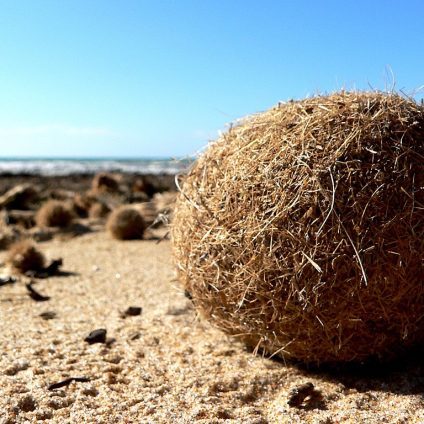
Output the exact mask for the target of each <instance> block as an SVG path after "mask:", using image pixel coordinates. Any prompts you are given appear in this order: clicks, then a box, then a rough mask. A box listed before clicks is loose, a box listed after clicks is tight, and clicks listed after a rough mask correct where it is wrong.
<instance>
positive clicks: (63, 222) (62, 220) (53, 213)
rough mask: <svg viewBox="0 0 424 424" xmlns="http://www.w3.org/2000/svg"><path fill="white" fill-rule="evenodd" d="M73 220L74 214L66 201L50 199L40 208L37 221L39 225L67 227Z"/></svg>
mask: <svg viewBox="0 0 424 424" xmlns="http://www.w3.org/2000/svg"><path fill="white" fill-rule="evenodd" d="M72 220H73V214H72V212H71V211H70V209H69V207H68V206H67V204H66V203H64V202H61V201H59V200H48V201H47V202H46V203H44V205H43V206H41V208H40V209H39V210H38V212H37V214H36V217H35V221H36V223H37V225H38V226H39V227H61V228H64V227H67V226H68V225H69V224H70V223H71V222H72Z"/></svg>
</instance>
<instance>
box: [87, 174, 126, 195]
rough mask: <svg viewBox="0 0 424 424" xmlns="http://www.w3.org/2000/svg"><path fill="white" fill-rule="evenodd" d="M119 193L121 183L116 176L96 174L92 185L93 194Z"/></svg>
mask: <svg viewBox="0 0 424 424" xmlns="http://www.w3.org/2000/svg"><path fill="white" fill-rule="evenodd" d="M118 191H119V183H118V180H117V179H116V178H115V176H114V175H112V174H108V173H106V172H101V173H99V174H96V175H95V176H94V178H93V181H92V183H91V192H92V193H116V192H118Z"/></svg>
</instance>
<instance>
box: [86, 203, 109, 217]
mask: <svg viewBox="0 0 424 424" xmlns="http://www.w3.org/2000/svg"><path fill="white" fill-rule="evenodd" d="M109 213H110V208H109V206H108V205H107V204H106V203H103V202H95V203H93V204H92V205H91V206H90V208H89V210H88V216H89V218H92V219H101V218H105V217H107V216H108V215H109Z"/></svg>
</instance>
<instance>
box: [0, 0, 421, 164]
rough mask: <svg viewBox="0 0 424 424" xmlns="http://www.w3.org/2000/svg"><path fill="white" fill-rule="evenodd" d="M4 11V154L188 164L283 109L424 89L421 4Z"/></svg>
mask: <svg viewBox="0 0 424 424" xmlns="http://www.w3.org/2000/svg"><path fill="white" fill-rule="evenodd" d="M0 6H1V13H0V156H17V155H18V156H71V157H72V156H122V157H140V156H155V157H157V156H173V157H179V156H187V155H192V154H194V153H196V152H198V151H199V150H200V149H202V148H204V146H205V145H206V144H207V142H208V141H209V140H211V139H214V138H216V136H217V134H218V131H219V130H225V128H226V124H227V123H229V122H231V121H232V120H234V119H236V118H239V117H241V116H244V115H246V114H250V113H254V112H257V111H261V110H265V109H267V108H269V107H271V106H272V105H274V104H275V103H277V102H278V101H284V100H288V99H290V98H303V97H305V96H308V95H312V94H315V93H318V92H321V93H322V92H332V91H334V90H337V89H340V88H343V87H344V88H347V89H354V88H356V89H369V88H370V87H374V88H377V89H385V87H391V86H392V82H393V81H392V73H393V75H394V78H395V83H396V85H395V88H396V89H398V90H403V91H405V92H407V93H408V94H411V93H413V92H414V90H415V89H418V88H419V87H421V86H422V85H424V72H423V70H424V55H423V54H422V50H423V46H424V29H423V21H424V2H423V1H421V0H416V1H407V0H405V1H403V2H400V1H395V0H386V1H383V0H377V1H373V2H372V1H365V0H359V1H355V2H353V1H340V0H338V1H306V0H299V1H283V0H279V1H277V0H275V1H269V0H262V1H256V0H255V1H254V0H179V1H171V0H167V1H165V0H155V1H153V0H150V1H147V0H146V1H144V0H119V1H118V0H114V1H112V0H60V1H59V0H37V1H34V0H8V1H3V0H0ZM422 97H423V94H422V92H419V93H418V94H416V98H417V99H418V100H420V99H421V98H422Z"/></svg>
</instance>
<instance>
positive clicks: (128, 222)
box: [107, 206, 146, 240]
mask: <svg viewBox="0 0 424 424" xmlns="http://www.w3.org/2000/svg"><path fill="white" fill-rule="evenodd" d="M107 228H108V230H109V232H110V233H111V234H112V236H113V237H114V238H116V239H118V240H130V239H141V238H143V234H144V230H145V229H146V223H145V221H144V219H143V217H142V216H141V214H140V213H139V212H138V211H136V210H135V209H134V208H132V207H130V206H121V207H119V208H118V209H115V210H114V211H113V212H112V213H111V214H110V216H109V218H108V221H107Z"/></svg>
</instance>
